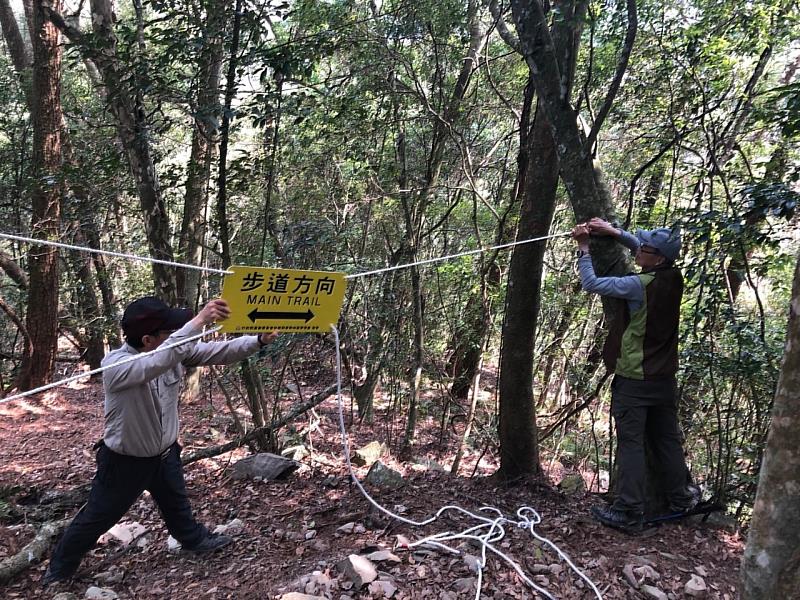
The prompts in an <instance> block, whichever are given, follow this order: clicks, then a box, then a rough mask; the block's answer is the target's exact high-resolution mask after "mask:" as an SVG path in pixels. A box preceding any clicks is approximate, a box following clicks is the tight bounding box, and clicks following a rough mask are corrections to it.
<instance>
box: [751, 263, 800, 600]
mask: <svg viewBox="0 0 800 600" xmlns="http://www.w3.org/2000/svg"><path fill="white" fill-rule="evenodd" d="M798 432H800V255H798V258H797V264H796V266H795V271H794V284H793V285H792V299H791V304H790V307H789V323H788V326H787V328H786V347H785V349H784V355H783V364H782V365H781V374H780V379H779V380H778V388H777V391H776V394H775V403H774V405H773V408H772V424H771V425H770V430H769V436H768V437H767V448H766V451H765V453H764V461H763V463H762V465H761V473H760V475H759V481H758V492H757V494H756V501H755V505H754V507H753V520H752V522H751V524H750V535H749V536H748V539H747V547H746V549H745V553H744V557H743V560H742V588H743V589H742V598H743V600H761V599H762V598H795V597H797V591H798V590H800V546H798V544H797V539H798V536H800V503H798V502H797V481H798V480H800V434H798Z"/></svg>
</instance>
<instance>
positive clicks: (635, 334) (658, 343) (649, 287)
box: [603, 266, 683, 380]
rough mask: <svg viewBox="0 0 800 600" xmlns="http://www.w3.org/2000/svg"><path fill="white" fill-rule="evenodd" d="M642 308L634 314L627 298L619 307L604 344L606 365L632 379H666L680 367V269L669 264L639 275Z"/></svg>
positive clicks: (618, 304)
mask: <svg viewBox="0 0 800 600" xmlns="http://www.w3.org/2000/svg"><path fill="white" fill-rule="evenodd" d="M638 277H639V278H640V280H641V282H642V285H643V286H644V302H643V304H642V307H641V308H640V309H639V310H637V311H635V312H634V313H633V314H631V312H630V310H629V307H628V302H627V300H617V310H616V311H615V315H614V319H613V320H612V322H611V324H610V325H609V331H608V337H607V338H606V343H605V345H604V346H603V362H604V363H605V365H606V368H607V369H608V370H609V371H611V372H612V373H615V374H616V375H621V376H622V377H627V378H629V379H639V380H649V379H662V378H664V377H669V376H672V375H675V373H676V372H677V370H678V321H679V319H680V310H681V298H682V296H683V276H682V275H681V272H680V270H678V269H677V268H675V267H672V266H668V267H662V268H657V269H655V270H652V271H647V272H645V273H640V274H639V275H638Z"/></svg>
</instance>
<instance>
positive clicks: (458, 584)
mask: <svg viewBox="0 0 800 600" xmlns="http://www.w3.org/2000/svg"><path fill="white" fill-rule="evenodd" d="M477 585H478V579H477V577H462V578H461V579H456V580H455V581H454V582H453V589H454V590H455V591H456V592H458V593H459V594H462V595H463V594H474V593H475V586H477Z"/></svg>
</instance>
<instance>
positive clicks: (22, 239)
mask: <svg viewBox="0 0 800 600" xmlns="http://www.w3.org/2000/svg"><path fill="white" fill-rule="evenodd" d="M568 235H571V232H569V231H563V232H561V233H553V234H551V235H543V236H541V237H537V238H531V239H527V240H517V241H515V242H509V243H507V244H499V245H497V246H489V247H487V248H478V249H476V250H467V251H465V252H458V253H456V254H448V255H446V256H437V257H435V258H427V259H424V260H418V261H416V262H413V263H406V264H402V265H395V266H393V267H384V268H382V269H374V270H372V271H364V272H362V273H351V274H350V275H345V279H356V278H358V277H366V276H367V275H377V274H379V273H387V272H389V271H397V270H399V269H407V268H409V267H416V266H419V265H428V264H431V263H436V262H441V261H444V260H450V259H452V258H460V257H462V256H470V255H472V254H481V253H483V252H491V251H492V250H502V249H503V248H511V247H512V246H520V245H522V244H530V243H532V242H541V241H543V240H549V239H551V238H557V237H566V236H568ZM0 238H5V239H9V240H15V241H18V242H27V243H30V244H39V245H42V246H53V247H56V248H65V249H67V250H77V251H80V252H89V253H93V254H104V255H107V256H116V257H118V258H127V259H130V260H138V261H142V262H149V263H155V264H159V265H167V266H170V267H181V268H184V269H195V270H197V271H206V272H207V273H216V274H218V275H231V274H233V271H227V270H225V269H212V268H210V267H201V266H198V265H190V264H187V263H180V262H175V261H171V260H160V259H157V258H150V257H149V256H140V255H138V254H125V253H123V252H112V251H111V250H98V249H96V248H89V247H87V246H74V245H72V244H64V243H62V242H51V241H49V240H40V239H37V238H30V237H24V236H21V235H12V234H10V233H0Z"/></svg>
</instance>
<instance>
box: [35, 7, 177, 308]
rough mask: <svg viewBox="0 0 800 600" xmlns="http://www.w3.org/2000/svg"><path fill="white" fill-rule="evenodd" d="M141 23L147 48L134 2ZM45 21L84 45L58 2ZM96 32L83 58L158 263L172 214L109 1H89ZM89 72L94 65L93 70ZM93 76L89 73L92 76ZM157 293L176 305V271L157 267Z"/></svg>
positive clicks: (166, 252)
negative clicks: (96, 82) (98, 85)
mask: <svg viewBox="0 0 800 600" xmlns="http://www.w3.org/2000/svg"><path fill="white" fill-rule="evenodd" d="M134 8H135V9H136V12H137V16H138V17H139V19H138V40H139V41H138V47H136V48H133V53H134V55H135V54H136V53H137V52H140V51H141V49H142V45H143V41H142V39H143V35H142V28H143V22H142V18H141V4H140V3H138V2H136V1H135V2H134ZM44 10H45V13H46V15H47V18H48V19H49V20H50V21H51V22H52V23H55V24H56V25H57V26H58V27H59V29H61V31H63V32H64V33H65V34H66V35H67V37H69V39H70V40H71V41H72V42H84V41H86V40H85V39H84V35H83V34H82V33H81V31H80V30H78V29H77V28H75V27H72V26H70V25H69V24H68V23H67V22H66V21H65V19H64V17H63V16H62V15H61V12H60V4H59V7H58V8H57V7H56V6H55V5H52V4H48V5H47V6H45V7H44ZM91 12H92V29H93V32H94V36H95V39H93V40H92V41H91V43H85V44H81V46H80V48H81V52H82V53H83V55H84V58H85V59H88V60H91V64H92V65H94V66H95V67H97V70H98V71H99V73H100V76H101V78H102V84H103V89H102V90H101V91H102V93H103V94H104V96H105V97H106V99H107V101H108V103H109V107H110V109H111V112H112V114H113V115H114V120H115V125H116V129H117V135H118V136H119V138H120V142H121V144H122V147H123V148H124V149H125V154H126V156H127V158H128V165H129V167H130V171H131V175H132V176H133V180H134V182H135V183H136V188H137V191H138V196H139V205H140V207H141V209H142V215H143V218H144V227H145V235H146V237H147V242H148V246H149V248H150V254H151V255H152V257H153V258H156V259H159V260H167V261H171V260H173V253H172V245H171V244H170V235H169V215H168V214H167V210H166V207H165V205H164V199H163V197H162V194H161V187H160V185H159V182H158V173H157V172H156V164H155V159H154V157H153V151H152V147H151V140H150V130H149V126H148V121H147V111H146V109H145V106H144V95H143V92H142V86H140V85H139V81H138V78H137V77H135V76H133V77H132V76H131V74H130V73H129V72H128V71H130V65H123V64H122V62H121V61H120V59H119V57H118V56H117V36H116V33H115V31H114V23H115V22H116V15H115V14H114V9H113V6H112V2H111V0H91ZM90 69H91V67H90ZM90 74H91V73H90ZM152 269H153V280H154V286H155V294H156V295H157V296H159V297H160V298H162V299H163V300H164V301H165V302H167V303H168V304H175V302H176V284H175V271H174V268H173V267H170V266H167V265H162V264H153V265H152Z"/></svg>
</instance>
